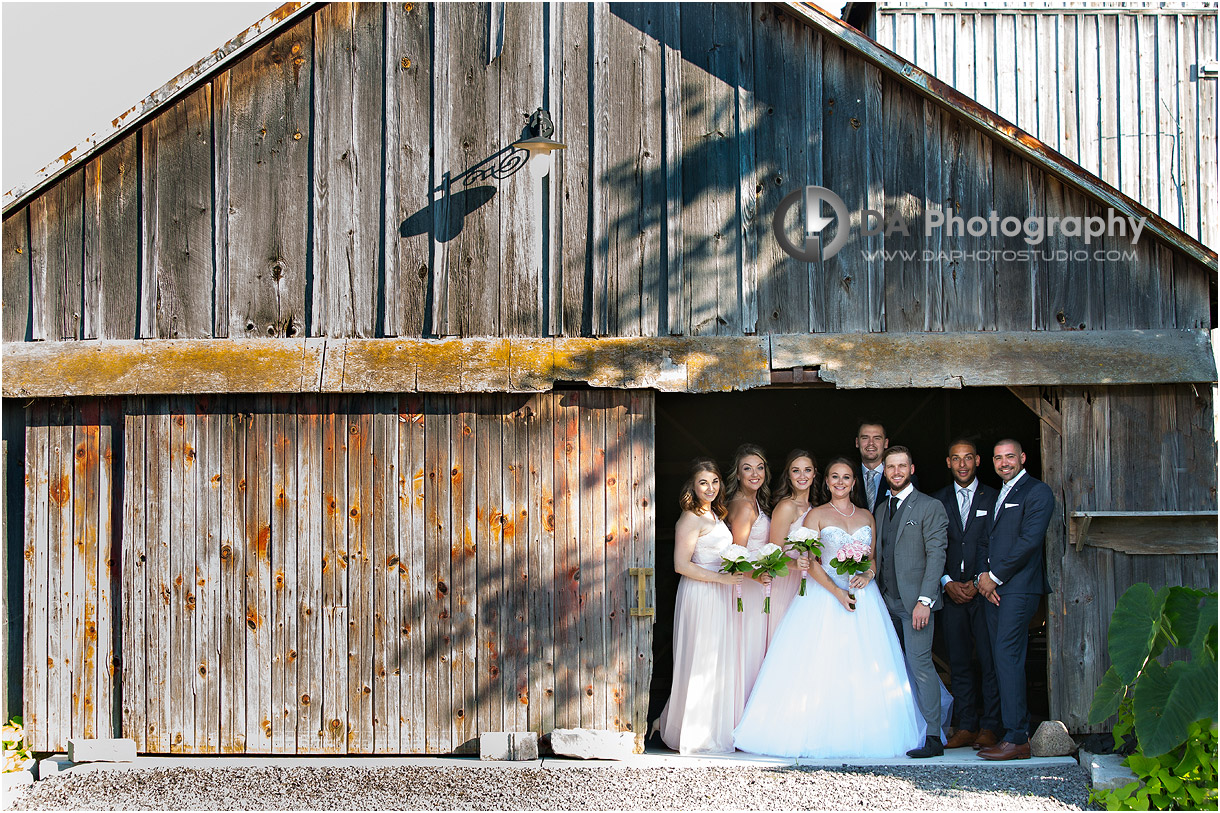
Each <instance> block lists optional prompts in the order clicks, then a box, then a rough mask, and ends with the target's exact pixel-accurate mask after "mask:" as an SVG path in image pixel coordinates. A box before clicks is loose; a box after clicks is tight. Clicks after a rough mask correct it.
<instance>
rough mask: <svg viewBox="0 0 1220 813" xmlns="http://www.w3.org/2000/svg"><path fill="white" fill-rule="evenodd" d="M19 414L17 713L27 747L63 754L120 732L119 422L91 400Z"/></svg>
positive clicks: (114, 411)
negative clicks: (73, 741)
mask: <svg viewBox="0 0 1220 813" xmlns="http://www.w3.org/2000/svg"><path fill="white" fill-rule="evenodd" d="M8 407H9V405H7V404H6V408H8ZM26 413H27V414H26V416H25V424H26V450H25V451H26V453H25V467H26V486H25V505H26V508H25V511H24V512H20V511H16V512H12V511H11V512H10V513H9V517H8V519H9V521H10V522H13V521H20V518H21V517H22V514H24V520H25V549H24V559H25V563H24V564H25V568H24V570H25V574H24V585H25V587H24V594H25V603H24V620H25V629H24V636H23V637H24V642H25V645H24V649H23V653H22V662H23V671H24V675H23V678H22V697H23V705H22V709H21V714H22V716H23V721H24V725H25V731H26V744H27V745H28V746H29V747H30V748H32V749H34V750H37V751H47V750H52V751H54V750H58V751H62V750H64V749H65V748H66V747H67V745H68V740H69V738H73V737H84V738H107V737H114V736H118V734H117V731H118V723H119V712H118V708H117V706H116V702H115V701H116V699H117V697H118V693H117V691H116V689H117V684H118V682H119V674H118V671H117V665H118V658H117V657H116V656H117V655H118V649H117V644H116V642H117V636H116V633H117V632H118V618H119V616H118V615H117V614H116V611H117V610H118V608H119V607H120V606H121V604H120V597H119V593H120V589H119V584H118V575H119V574H118V571H117V569H116V567H117V564H118V560H119V547H118V530H119V525H118V523H117V522H116V520H117V516H116V506H117V505H118V504H119V495H121V493H122V484H121V483H120V482H119V481H117V480H116V479H115V476H114V475H115V471H116V469H115V463H116V462H121V460H122V456H121V447H116V445H115V444H116V440H119V439H120V438H121V432H116V431H115V429H116V425H117V426H121V418H120V413H119V412H118V406H117V403H116V402H115V401H113V400H104V401H99V400H96V399H95V400H90V401H79V402H72V401H54V402H48V401H39V402H35V403H34V405H32V406H31V407H29V408H28V409H27V410H26ZM16 462H17V461H14V463H16ZM18 465H20V464H18Z"/></svg>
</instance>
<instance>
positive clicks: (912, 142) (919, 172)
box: [847, 81, 940, 332]
mask: <svg viewBox="0 0 1220 813" xmlns="http://www.w3.org/2000/svg"><path fill="white" fill-rule="evenodd" d="M884 98H885V101H884V109H883V112H882V115H883V124H882V126H883V127H884V129H885V131H886V132H887V133H888V134H889V136H888V138H887V144H886V149H885V150H884V155H883V167H884V170H883V183H884V187H885V198H886V202H885V206H884V207H883V210H884V212H885V217H887V218H893V217H898V218H900V219H901V221H902V223H903V224H904V225H905V226H906V228H907V232H908V233H907V234H906V235H903V234H902V232H901V231H897V230H896V231H894V232H893V233H892V234H887V235H885V237H884V240H885V250H886V252H887V253H889V252H892V254H891V255H890V256H888V257H886V259H885V260H884V261H883V267H884V271H885V287H884V297H885V329H886V330H889V331H895V332H899V331H901V332H908V331H919V330H924V329H926V327H925V326H926V325H927V324H928V323H929V322H930V321H931V317H930V310H931V309H930V303H929V302H928V296H927V288H928V283H927V275H928V271H929V268H928V263H927V262H926V261H925V260H924V259H923V256H922V254H923V251H924V249H925V247H927V242H926V241H927V238H925V236H924V231H925V230H924V228H923V210H922V206H921V205H920V201H921V200H922V198H923V192H924V189H925V177H926V176H925V173H926V163H927V158H926V149H927V147H926V145H927V140H928V132H927V131H926V130H924V129H923V128H920V127H918V126H917V125H918V123H920V122H922V121H923V103H922V100H921V99H919V98H918V97H916V96H915V95H914V94H913V93H907V92H904V91H903V90H902V89H901V88H899V87H898V85H897V83H894V82H892V81H889V82H887V83H886V84H885V93H884ZM935 127H936V130H937V132H938V133H939V130H940V122H939V120H935ZM874 225H876V224H874ZM847 250H850V249H847Z"/></svg>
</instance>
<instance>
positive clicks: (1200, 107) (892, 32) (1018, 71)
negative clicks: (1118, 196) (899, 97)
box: [876, 4, 1220, 248]
mask: <svg viewBox="0 0 1220 813" xmlns="http://www.w3.org/2000/svg"><path fill="white" fill-rule="evenodd" d="M1216 18H1217V13H1216V11H1215V10H1214V9H1212V10H1194V11H1191V10H1182V9H1177V10H1171V11H1160V10H1152V9H1138V8H1137V9H1134V10H1132V9H1119V10H1113V9H1111V10H1108V11H1107V10H1100V9H1088V10H1084V11H1064V10H1038V11H1007V10H1005V11H1001V12H995V11H987V10H983V9H978V8H937V9H926V10H919V9H913V8H911V7H910V6H909V5H908V4H902V5H901V6H900V7H898V8H882V9H880V10H879V11H878V14H877V20H876V31H877V37H876V38H877V41H878V42H880V43H881V44H882V45H884V46H885V47H887V48H891V49H893V50H894V51H896V52H898V53H899V54H901V55H902V56H903V57H905V58H907V59H909V60H911V61H912V62H914V63H915V64H916V65H918V66H919V67H920V68H922V69H924V70H926V71H930V72H932V73H934V74H935V75H936V76H937V77H938V78H940V79H941V80H943V81H945V82H947V83H949V84H951V85H953V86H954V87H956V88H957V89H958V90H960V91H962V92H963V93H966V94H968V95H971V96H973V97H974V98H975V99H977V100H978V101H979V102H980V103H981V104H984V105H986V106H988V107H990V108H991V109H993V110H995V111H996V112H997V113H999V114H1000V115H1001V116H1004V117H1005V118H1007V119H1009V120H1010V121H1012V122H1013V123H1015V124H1017V125H1018V126H1019V127H1021V128H1022V129H1023V130H1026V131H1027V132H1029V133H1031V134H1033V135H1035V136H1037V137H1038V138H1039V139H1040V140H1041V141H1043V142H1045V143H1046V144H1048V145H1050V146H1051V147H1054V148H1055V149H1057V150H1059V151H1060V152H1061V153H1063V154H1064V155H1066V156H1067V157H1068V158H1070V159H1072V160H1073V161H1076V162H1077V163H1079V164H1080V165H1081V166H1082V167H1084V168H1085V169H1087V170H1089V171H1090V172H1093V173H1094V174H1096V175H1098V176H1100V177H1101V178H1102V179H1103V180H1105V181H1107V182H1109V183H1110V184H1112V185H1113V186H1115V187H1117V188H1118V189H1120V190H1121V191H1122V192H1124V193H1126V194H1127V195H1130V196H1131V197H1133V198H1135V199H1136V200H1139V201H1140V202H1142V203H1143V204H1144V205H1145V206H1147V207H1148V208H1150V209H1152V210H1153V211H1155V212H1157V213H1158V214H1160V215H1161V216H1162V217H1164V218H1165V219H1166V220H1168V221H1170V222H1171V223H1174V224H1176V225H1177V226H1179V227H1180V228H1181V229H1182V230H1183V231H1185V232H1186V233H1187V234H1190V235H1192V236H1194V237H1196V238H1197V239H1199V240H1200V241H1201V242H1203V243H1205V244H1206V245H1208V246H1210V247H1212V248H1215V247H1216V246H1217V245H1220V217H1218V216H1217V215H1220V199H1218V197H1217V172H1218V168H1220V161H1218V160H1217V143H1218V141H1217V136H1216V122H1217V116H1216V114H1217V85H1218V84H1220V80H1217V79H1216V78H1215V77H1214V76H1212V77H1210V78H1209V77H1207V76H1204V75H1202V74H1201V73H1200V70H1199V69H1200V66H1203V65H1206V64H1207V63H1214V62H1216V60H1217V58H1218V57H1217V54H1218V52H1220V48H1218V45H1217V43H1218V34H1217V30H1218V29H1217V24H1216Z"/></svg>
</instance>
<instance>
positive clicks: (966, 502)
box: [957, 488, 970, 528]
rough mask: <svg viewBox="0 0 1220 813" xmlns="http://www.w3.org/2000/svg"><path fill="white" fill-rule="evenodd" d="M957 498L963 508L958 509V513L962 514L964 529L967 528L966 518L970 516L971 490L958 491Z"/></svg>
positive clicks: (960, 489) (962, 489) (961, 489)
mask: <svg viewBox="0 0 1220 813" xmlns="http://www.w3.org/2000/svg"><path fill="white" fill-rule="evenodd" d="M957 497H958V500H959V501H960V503H961V506H960V507H959V508H958V513H959V514H961V517H962V527H963V528H965V527H966V518H967V517H968V516H969V515H970V490H969V489H965V488H959V489H958V490H957Z"/></svg>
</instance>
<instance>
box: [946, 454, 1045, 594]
mask: <svg viewBox="0 0 1220 813" xmlns="http://www.w3.org/2000/svg"><path fill="white" fill-rule="evenodd" d="M1028 476H1029V475H1026V477H1028ZM932 496H934V497H936V499H938V500H940V501H941V503H942V504H943V505H944V506H945V513H947V514H948V515H949V547H948V548H947V549H946V551H945V575H946V576H948V577H949V578H950V579H953V581H955V582H960V581H973V580H974V577H975V576H977V575H978V573H979V566H978V563H979V562H980V559H979V558H978V553H979V550H980V549H985V548H986V546H987V538H988V535H989V532H990V530H991V509H992V508H993V507H994V506H995V498H996V497H998V496H1000V492H998V491H996V490H995V489H994V488H992V487H991V486H989V485H984V483H983V481H982V480H979V481H978V488H976V489H975V491H974V501H973V502H972V503H971V504H970V513H969V515H968V516H967V517H966V527H965V528H962V520H961V512H960V511H959V510H958V504H957V486H956V484H955V483H950V484H949V485H947V486H945V487H944V488H942V489H941V490H940V491H938V492H936V493H935V494H934V495H932ZM980 511H982V512H983V515H982V516H979V512H980ZM963 562H964V563H965V567H963V566H962V564H963ZM997 575H998V574H997ZM1001 578H1003V577H1002V576H1001Z"/></svg>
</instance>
